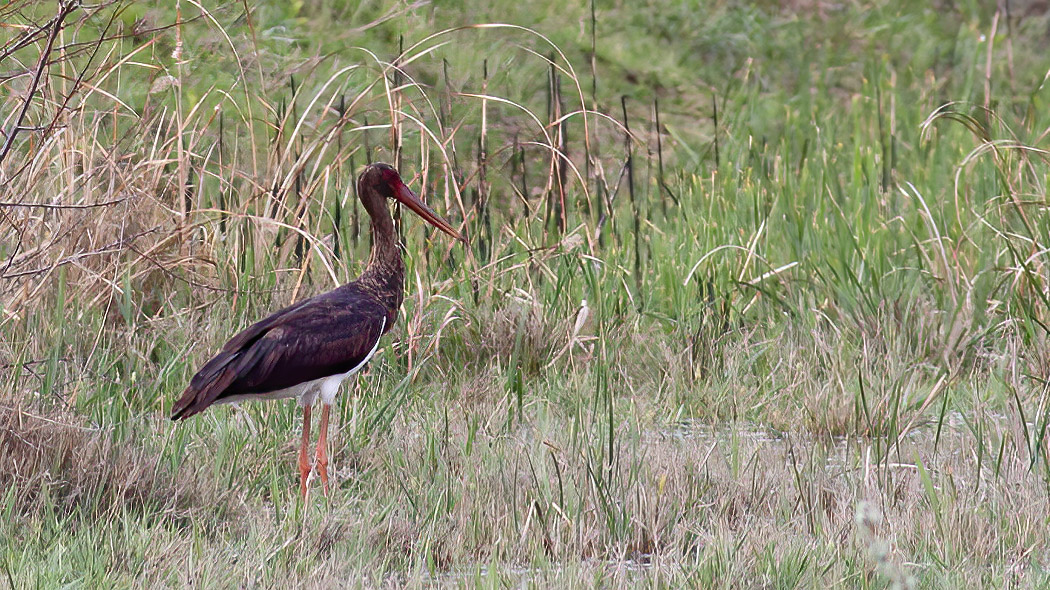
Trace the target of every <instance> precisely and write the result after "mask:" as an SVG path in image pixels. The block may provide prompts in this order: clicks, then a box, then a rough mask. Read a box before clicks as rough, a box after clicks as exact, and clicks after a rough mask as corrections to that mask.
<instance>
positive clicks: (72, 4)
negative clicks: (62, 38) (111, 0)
mask: <svg viewBox="0 0 1050 590" xmlns="http://www.w3.org/2000/svg"><path fill="white" fill-rule="evenodd" d="M79 5H80V1H79V0H69V1H67V2H63V3H62V4H61V5H60V7H59V9H58V16H56V17H55V26H54V27H52V29H51V34H50V35H48V37H47V47H45V48H44V51H43V52H42V53H41V54H40V61H39V62H38V63H37V66H36V72H35V73H34V74H33V82H32V84H30V85H29V92H28V93H27V94H26V100H25V102H24V103H22V110H21V111H20V112H19V113H18V117H17V118H16V119H15V126H14V127H13V128H12V129H11V131H10V133H8V134H7V141H6V142H4V148H3V151H0V164H2V163H3V161H4V159H5V158H6V157H7V154H8V152H10V151H11V148H12V147H13V146H14V144H15V137H16V136H18V131H19V130H20V129H21V127H22V121H24V120H25V118H26V114H27V113H28V112H29V105H30V104H32V103H33V95H34V94H36V88H37V86H39V85H40V77H41V76H42V75H43V74H44V68H45V67H47V64H48V56H49V55H51V50H52V48H54V46H55V39H56V38H58V32H59V31H60V30H62V21H64V20H66V17H67V16H69V14H70V13H71V12H73V11H74V10H75V9H76V7H77V6H79Z"/></svg>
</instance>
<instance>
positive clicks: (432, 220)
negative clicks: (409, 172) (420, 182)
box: [394, 182, 467, 242]
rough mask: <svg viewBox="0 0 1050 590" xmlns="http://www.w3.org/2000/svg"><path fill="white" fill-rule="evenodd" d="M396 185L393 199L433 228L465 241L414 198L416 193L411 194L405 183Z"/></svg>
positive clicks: (445, 222)
mask: <svg viewBox="0 0 1050 590" xmlns="http://www.w3.org/2000/svg"><path fill="white" fill-rule="evenodd" d="M398 184H399V185H400V186H398V187H397V188H396V189H394V198H395V199H397V200H398V201H400V202H402V203H404V204H405V206H406V207H408V208H409V209H411V210H412V211H414V212H415V213H416V215H419V216H420V217H422V218H423V219H425V220H426V222H427V223H429V224H430V225H433V226H434V227H436V228H438V229H440V230H441V231H443V232H445V233H446V234H448V235H450V236H452V237H453V238H456V239H457V240H462V241H463V242H466V241H467V239H466V238H464V237H463V236H462V235H460V233H459V232H457V231H456V230H455V229H453V227H452V226H451V225H450V224H449V223H448V222H447V221H445V220H444V219H441V218H440V217H438V214H437V213H434V210H433V209H431V208H430V207H427V206H426V205H424V204H423V201H420V200H419V197H417V196H416V193H414V192H412V189H410V188H408V186H407V185H405V183H403V182H399V183H398Z"/></svg>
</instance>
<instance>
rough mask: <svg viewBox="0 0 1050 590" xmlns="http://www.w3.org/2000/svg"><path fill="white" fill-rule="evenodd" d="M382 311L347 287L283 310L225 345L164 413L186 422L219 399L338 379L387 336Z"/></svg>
mask: <svg viewBox="0 0 1050 590" xmlns="http://www.w3.org/2000/svg"><path fill="white" fill-rule="evenodd" d="M388 314H389V310H388V309H387V308H386V306H384V305H383V304H382V303H380V302H379V301H378V300H377V299H376V298H375V297H373V296H372V295H371V294H370V293H368V292H366V291H364V290H361V289H355V288H354V285H353V284H351V285H347V286H346V287H343V288H340V289H337V290H335V291H332V292H329V293H325V294H324V295H320V296H317V297H314V298H312V299H307V300H306V301H303V302H300V303H298V304H296V305H293V306H291V307H287V308H285V309H282V310H281V311H278V312H277V313H275V314H273V315H271V316H270V317H268V318H266V319H264V320H262V321H259V322H257V323H255V324H253V325H251V326H250V327H248V328H247V329H245V330H244V331H242V332H240V333H239V334H237V335H236V336H234V337H233V338H231V339H230V341H229V342H227V343H226V345H225V346H223V347H222V350H221V351H220V352H219V353H218V354H216V355H215V356H214V357H213V358H212V359H211V360H209V361H208V362H207V363H205V365H204V366H203V367H201V369H200V371H198V372H197V374H196V375H194V376H193V379H192V380H191V381H190V384H189V386H188V387H187V388H186V390H185V391H184V392H183V394H182V397H181V398H180V399H179V400H178V401H177V402H175V405H174V406H172V410H171V414H172V419H175V420H178V419H180V418H187V417H189V416H192V415H194V414H196V413H198V412H201V411H203V410H205V409H206V408H207V407H208V406H210V405H212V404H213V403H215V402H216V401H220V400H221V399H222V398H224V397H229V396H235V395H245V394H263V393H269V392H272V391H277V390H280V389H285V388H288V387H292V386H295V385H298V384H300V383H305V382H307V381H313V380H315V379H320V378H322V377H328V376H331V375H337V374H340V373H345V372H347V371H349V370H350V369H353V368H354V367H356V366H358V365H359V364H361V363H362V362H363V361H364V360H365V359H366V358H367V356H368V353H369V352H371V350H372V348H373V347H374V346H375V345H376V342H377V341H378V340H379V338H380V337H381V336H382V335H383V332H385V331H386V330H385V329H384V328H388V327H389V326H386V324H387V317H388Z"/></svg>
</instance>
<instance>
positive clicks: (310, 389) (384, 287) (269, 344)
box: [171, 164, 466, 498]
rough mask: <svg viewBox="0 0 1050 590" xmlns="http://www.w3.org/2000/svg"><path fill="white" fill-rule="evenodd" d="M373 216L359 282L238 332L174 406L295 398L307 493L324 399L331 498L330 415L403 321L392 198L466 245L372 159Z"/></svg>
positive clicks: (362, 187) (367, 179) (322, 439)
mask: <svg viewBox="0 0 1050 590" xmlns="http://www.w3.org/2000/svg"><path fill="white" fill-rule="evenodd" d="M357 189H358V195H359V196H360V198H361V203H362V204H363V205H364V207H365V210H366V211H367V212H368V215H369V216H370V217H371V218H372V256H371V258H370V259H369V261H368V266H367V267H366V268H365V271H364V272H363V273H361V276H360V277H358V278H357V280H355V281H353V282H351V283H348V284H346V285H343V286H342V287H339V288H338V289H335V290H333V291H329V292H327V293H323V294H321V295H317V296H316V297H311V298H309V299H306V300H304V301H300V302H299V303H296V304H294V305H291V306H289V307H286V308H284V309H282V310H280V311H278V312H277V313H275V314H273V315H271V316H270V317H268V318H266V319H264V320H262V321H260V322H256V323H255V324H252V325H251V326H249V327H248V328H247V329H246V330H244V331H242V332H241V333H239V334H237V335H236V336H234V337H233V338H231V339H230V341H229V342H227V343H226V345H225V346H223V347H222V350H220V351H219V353H218V354H216V355H215V356H214V357H212V359H211V360H209V361H208V362H207V363H205V364H204V366H203V367H202V368H201V370H200V371H197V374H196V375H194V376H193V379H192V380H191V381H190V384H189V386H188V387H187V388H186V391H184V392H183V394H182V397H181V398H179V400H178V401H177V402H175V405H174V406H172V408H171V418H172V420H181V419H184V418H189V417H190V416H193V415H194V414H198V413H200V412H203V411H204V410H205V409H207V408H208V407H209V406H211V405H212V404H223V403H233V402H240V401H244V400H274V399H283V398H290V397H294V398H297V399H298V401H299V405H300V406H302V408H303V436H302V442H301V444H300V446H299V477H300V480H299V486H300V491H301V493H302V495H303V497H304V498H305V497H306V493H307V485H308V478H309V475H310V472H311V466H310V461H309V457H308V455H307V447H308V445H309V443H310V408H311V406H312V405H313V403H314V401H315V400H316V399H317V397H318V395H320V397H321V402H322V404H323V407H322V410H321V432H320V435H319V437H318V441H317V470H318V473H319V475H320V476H321V482H322V484H323V486H324V493H325V495H328V453H327V438H328V415H329V412H330V410H331V406H332V402H333V401H334V400H335V395H336V393H337V392H338V390H339V384H340V383H342V381H343V380H344V379H346V378H347V377H349V376H351V375H353V374H354V373H356V372H358V371H359V370H361V367H363V366H364V365H365V363H367V362H368V360H369V359H370V358H372V355H373V354H375V351H376V349H377V348H379V339H380V337H381V336H382V335H383V334H385V333H386V332H388V331H389V330H390V328H391V327H392V326H393V325H394V322H395V321H396V320H397V313H398V309H400V308H401V302H402V300H403V299H404V284H405V267H404V262H403V261H402V259H401V251H400V250H399V248H398V244H397V238H396V235H395V232H394V223H393V220H392V219H391V218H390V211H389V209H388V208H387V199H396V200H397V201H400V202H401V203H403V204H405V206H407V207H408V208H409V209H411V210H412V211H414V212H415V213H417V214H418V215H419V216H420V217H422V218H423V219H424V220H426V221H427V222H429V223H430V224H431V225H433V226H434V227H437V228H438V229H440V230H441V231H443V232H445V233H447V234H448V235H450V236H452V237H454V238H456V239H459V240H463V241H464V242H465V241H466V240H465V239H464V238H463V237H462V236H461V235H460V234H459V233H458V232H457V231H456V230H455V229H453V228H452V226H451V225H449V224H448V222H446V221H445V220H443V219H441V218H440V217H438V215H437V214H436V213H434V211H432V210H431V209H430V208H429V207H427V206H426V205H424V204H423V202H422V201H420V200H419V198H418V197H417V196H416V195H415V194H414V193H413V192H412V191H411V190H410V189H409V188H408V186H406V185H405V183H404V182H403V181H402V180H401V176H400V175H398V173H397V171H396V170H394V168H392V167H391V166H388V165H386V164H372V165H370V166H368V167H367V168H365V170H364V172H362V173H361V176H360V177H358V180H357Z"/></svg>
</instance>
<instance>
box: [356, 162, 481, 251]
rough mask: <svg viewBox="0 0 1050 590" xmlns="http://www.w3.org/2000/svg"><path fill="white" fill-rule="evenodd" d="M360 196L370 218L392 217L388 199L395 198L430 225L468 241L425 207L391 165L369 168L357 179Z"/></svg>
mask: <svg viewBox="0 0 1050 590" xmlns="http://www.w3.org/2000/svg"><path fill="white" fill-rule="evenodd" d="M357 194H358V195H359V196H360V197H361V202H362V203H364V205H365V209H366V210H367V211H368V213H369V215H372V216H373V217H374V216H375V215H378V214H387V215H389V213H387V212H386V210H385V208H386V199H394V200H396V201H399V202H401V203H404V204H405V206H406V207H408V208H409V209H411V210H412V211H414V212H415V213H416V214H417V215H419V216H420V217H422V218H423V219H424V220H425V221H426V222H427V223H429V224H431V225H433V226H434V227H436V228H438V229H440V230H441V231H443V232H445V233H447V234H448V235H450V236H452V237H453V238H456V239H458V240H463V241H464V242H465V241H466V239H465V238H464V237H463V236H461V235H460V234H459V232H457V231H456V230H455V229H453V228H452V226H451V225H449V223H448V222H447V221H445V220H444V219H441V217H439V216H438V214H437V213H434V211H433V210H432V209H431V208H430V207H427V206H426V205H424V204H423V202H422V201H420V200H419V197H417V196H416V194H415V193H413V192H412V189H410V188H408V185H406V184H405V182H404V181H403V180H401V175H400V174H398V173H397V170H395V169H394V167H393V166H390V165H389V164H383V163H375V164H369V165H368V166H367V167H365V170H364V172H362V173H361V176H359V177H358V179H357Z"/></svg>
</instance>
